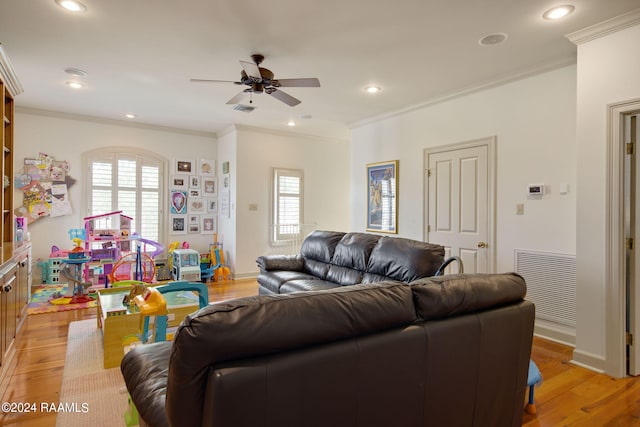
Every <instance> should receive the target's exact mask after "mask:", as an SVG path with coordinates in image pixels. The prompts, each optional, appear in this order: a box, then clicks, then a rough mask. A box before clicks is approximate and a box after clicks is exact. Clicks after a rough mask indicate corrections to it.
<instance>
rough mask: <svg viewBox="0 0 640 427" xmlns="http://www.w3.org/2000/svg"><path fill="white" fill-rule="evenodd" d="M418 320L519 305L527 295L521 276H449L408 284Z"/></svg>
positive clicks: (478, 274)
mask: <svg viewBox="0 0 640 427" xmlns="http://www.w3.org/2000/svg"><path fill="white" fill-rule="evenodd" d="M410 287H411V290H412V292H413V296H414V301H415V304H416V313H417V315H418V317H419V318H420V319H423V320H432V319H440V318H443V317H450V316H459V315H462V314H466V313H473V312H476V311H482V310H487V309H489V308H493V307H499V306H503V305H507V304H512V303H514V302H517V301H521V300H522V299H523V298H524V297H525V294H526V293H527V286H526V284H525V281H524V279H523V278H522V276H520V275H518V274H516V273H504V274H481V273H477V274H450V275H444V276H438V277H430V278H425V279H421V280H416V281H415V282H412V283H410Z"/></svg>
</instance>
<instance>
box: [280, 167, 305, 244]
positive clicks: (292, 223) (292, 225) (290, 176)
mask: <svg viewBox="0 0 640 427" xmlns="http://www.w3.org/2000/svg"><path fill="white" fill-rule="evenodd" d="M303 189H304V185H303V171H301V170H296V169H274V170H273V195H274V200H273V212H272V216H273V232H272V240H273V241H274V242H278V241H282V240H289V239H291V238H292V236H293V235H297V234H299V233H300V226H301V224H302V219H303V214H302V207H303V205H304V203H303V200H304V199H303V196H304V194H303V193H304V191H303Z"/></svg>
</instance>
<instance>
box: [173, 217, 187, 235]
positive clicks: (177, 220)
mask: <svg viewBox="0 0 640 427" xmlns="http://www.w3.org/2000/svg"><path fill="white" fill-rule="evenodd" d="M171 233H172V234H187V216H186V215H171Z"/></svg>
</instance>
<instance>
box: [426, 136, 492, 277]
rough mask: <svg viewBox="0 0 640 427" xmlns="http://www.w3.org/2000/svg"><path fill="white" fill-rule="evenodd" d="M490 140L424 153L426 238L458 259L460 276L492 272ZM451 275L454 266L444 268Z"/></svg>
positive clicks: (454, 269) (448, 254) (454, 268)
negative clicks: (461, 270)
mask: <svg viewBox="0 0 640 427" xmlns="http://www.w3.org/2000/svg"><path fill="white" fill-rule="evenodd" d="M492 141H493V139H492V138H491V139H489V140H487V141H485V142H486V143H483V141H476V142H475V143H469V144H463V145H461V146H451V147H449V148H440V149H436V150H428V151H427V152H426V154H425V156H426V158H425V164H426V165H427V171H426V174H427V176H426V179H427V183H428V185H426V186H425V189H426V191H427V194H426V195H425V200H426V201H427V206H426V209H425V213H426V215H427V218H426V220H425V224H427V230H426V233H425V236H426V240H427V241H428V242H430V243H437V244H440V245H443V246H444V247H445V248H446V254H445V257H449V256H454V255H455V256H459V257H460V258H461V259H462V262H463V265H464V272H465V273H476V272H477V273H487V272H491V270H492V267H491V258H492V257H491V256H490V255H491V253H492V252H491V251H492V248H491V244H492V241H491V240H492V239H491V227H490V224H491V221H492V219H491V218H490V216H491V215H492V213H493V210H492V209H490V198H491V197H492V193H491V191H490V183H491V179H490V170H489V164H490V162H489V151H490V145H489V143H490V142H492ZM449 268H450V269H451V270H452V271H447V272H448V273H455V272H456V269H457V267H456V266H455V264H451V266H450V267H449Z"/></svg>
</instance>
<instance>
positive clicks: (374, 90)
mask: <svg viewBox="0 0 640 427" xmlns="http://www.w3.org/2000/svg"><path fill="white" fill-rule="evenodd" d="M364 90H366V91H367V93H378V92H380V91H381V90H382V88H381V87H380V86H367V87H365V88H364Z"/></svg>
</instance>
